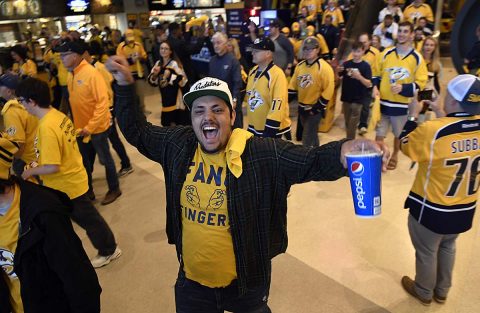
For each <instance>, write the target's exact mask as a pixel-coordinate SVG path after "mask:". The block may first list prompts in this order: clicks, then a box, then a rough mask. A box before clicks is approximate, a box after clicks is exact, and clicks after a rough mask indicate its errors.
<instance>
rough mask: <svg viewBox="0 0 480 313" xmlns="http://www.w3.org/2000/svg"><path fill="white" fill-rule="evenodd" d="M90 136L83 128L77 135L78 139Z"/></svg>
mask: <svg viewBox="0 0 480 313" xmlns="http://www.w3.org/2000/svg"><path fill="white" fill-rule="evenodd" d="M89 135H90V132H89V131H88V130H86V129H85V128H83V129H82V130H80V131H79V132H78V133H77V136H78V137H87V136H89Z"/></svg>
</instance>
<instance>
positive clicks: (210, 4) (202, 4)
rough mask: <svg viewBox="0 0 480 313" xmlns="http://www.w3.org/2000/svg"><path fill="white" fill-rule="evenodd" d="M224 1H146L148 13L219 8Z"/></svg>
mask: <svg viewBox="0 0 480 313" xmlns="http://www.w3.org/2000/svg"><path fill="white" fill-rule="evenodd" d="M223 2H224V0H148V7H149V9H150V11H161V10H176V9H200V8H221V7H223Z"/></svg>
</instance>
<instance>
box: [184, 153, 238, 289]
mask: <svg viewBox="0 0 480 313" xmlns="http://www.w3.org/2000/svg"><path fill="white" fill-rule="evenodd" d="M226 172H227V160H226V154H225V152H224V151H222V152H219V153H217V154H207V153H204V152H203V151H202V149H201V148H200V145H199V146H198V147H197V151H196V152H195V156H194V158H193V160H192V163H191V166H190V168H189V171H188V174H187V178H186V180H185V182H184V184H183V188H182V193H181V196H180V204H181V208H182V236H183V238H182V245H183V262H184V268H183V269H184V271H185V275H186V276H187V278H189V279H191V280H194V281H196V282H198V283H200V284H202V285H204V286H207V287H211V288H215V287H225V286H228V285H230V283H231V282H232V281H233V280H234V279H235V278H236V277H237V271H236V265H235V254H234V252H233V242H232V236H231V233H230V223H229V218H228V210H227V189H226V187H225V177H226Z"/></svg>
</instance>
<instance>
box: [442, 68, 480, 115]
mask: <svg viewBox="0 0 480 313" xmlns="http://www.w3.org/2000/svg"><path fill="white" fill-rule="evenodd" d="M447 89H448V92H449V93H450V94H451V95H452V97H453V98H454V99H455V100H457V101H458V102H459V103H460V105H461V106H462V108H463V109H464V110H465V112H467V113H470V114H474V115H477V114H480V79H479V78H478V77H476V76H474V75H471V74H463V75H458V76H457V77H455V78H454V79H452V80H451V81H450V82H449V83H448V86H447Z"/></svg>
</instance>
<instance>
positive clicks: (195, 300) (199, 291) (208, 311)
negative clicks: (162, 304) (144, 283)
mask: <svg viewBox="0 0 480 313" xmlns="http://www.w3.org/2000/svg"><path fill="white" fill-rule="evenodd" d="M269 289H270V287H259V288H255V289H250V290H249V291H248V292H247V294H245V295H243V296H240V295H239V294H238V285H237V281H236V280H235V281H233V282H232V284H230V285H229V286H227V287H225V288H209V287H206V286H203V285H201V284H199V283H197V282H195V281H193V280H190V279H188V278H186V277H185V273H184V272H183V271H180V273H179V274H178V278H177V282H176V284H175V306H176V312H177V313H223V312H224V311H228V312H234V313H271V312H272V311H271V310H270V308H269V307H268V304H267V301H268V293H269Z"/></svg>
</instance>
